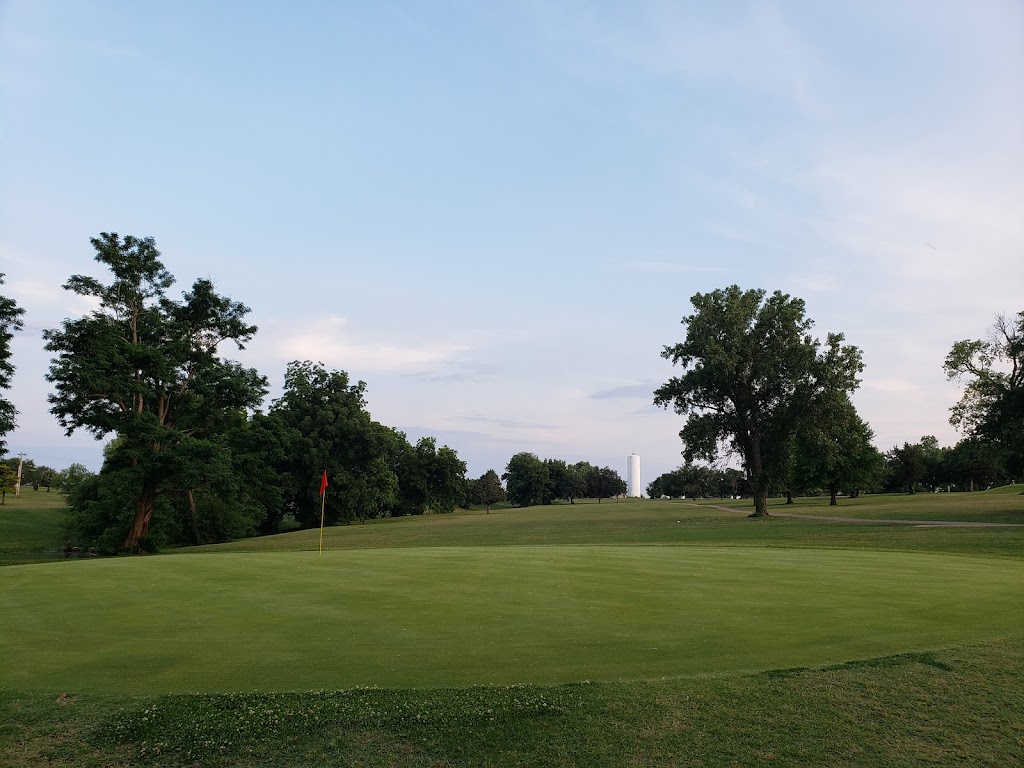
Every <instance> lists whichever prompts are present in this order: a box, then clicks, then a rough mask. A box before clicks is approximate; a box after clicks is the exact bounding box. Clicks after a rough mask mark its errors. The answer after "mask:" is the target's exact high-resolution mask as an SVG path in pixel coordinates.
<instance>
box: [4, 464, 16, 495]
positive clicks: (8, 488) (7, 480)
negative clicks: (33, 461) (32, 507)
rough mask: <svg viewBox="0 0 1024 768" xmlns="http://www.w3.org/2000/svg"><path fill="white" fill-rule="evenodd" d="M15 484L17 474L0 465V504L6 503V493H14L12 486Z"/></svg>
mask: <svg viewBox="0 0 1024 768" xmlns="http://www.w3.org/2000/svg"><path fill="white" fill-rule="evenodd" d="M17 482H18V475H17V473H16V472H15V471H14V470H13V469H11V468H10V466H8V465H7V464H6V463H0V504H3V503H5V502H6V500H7V494H8V493H14V486H15V483H17Z"/></svg>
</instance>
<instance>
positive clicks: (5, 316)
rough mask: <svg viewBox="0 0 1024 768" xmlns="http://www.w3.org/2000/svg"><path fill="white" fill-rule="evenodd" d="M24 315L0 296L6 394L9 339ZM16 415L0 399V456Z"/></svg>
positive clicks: (0, 370) (0, 357) (0, 382)
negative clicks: (5, 437)
mask: <svg viewBox="0 0 1024 768" xmlns="http://www.w3.org/2000/svg"><path fill="white" fill-rule="evenodd" d="M3 284H4V275H3V273H0V285H3ZM24 314H25V310H24V309H22V308H21V307H19V306H18V305H17V304H16V303H15V302H14V300H13V299H9V298H7V297H6V296H0V392H6V391H7V390H8V389H10V387H11V378H12V377H13V376H14V365H13V364H12V363H11V339H13V338H14V331H20V330H21V329H22V317H23V316H24ZM17 415H18V410H17V409H16V408H15V407H14V404H13V403H12V402H11V401H10V400H8V399H7V398H6V397H0V456H3V455H4V454H5V453H7V442H6V441H5V440H4V439H3V438H4V436H5V435H8V434H10V432H11V431H12V430H13V429H14V427H15V417H16V416H17Z"/></svg>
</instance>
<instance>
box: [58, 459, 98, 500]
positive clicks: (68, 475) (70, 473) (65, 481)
mask: <svg viewBox="0 0 1024 768" xmlns="http://www.w3.org/2000/svg"><path fill="white" fill-rule="evenodd" d="M92 476H93V473H92V472H90V471H89V469H88V468H87V467H86V466H85V465H84V464H72V465H71V466H70V467H68V468H67V469H63V470H61V471H60V472H58V473H57V474H56V477H55V478H54V483H55V484H56V486H57V490H58V491H60V492H61V493H63V494H64V495H70V494H71V493H73V492H74V491H75V489H76V488H78V486H79V485H81V484H82V482H83V481H85V480H86V479H88V478H90V477H92ZM46 490H50V488H49V486H47V488H46Z"/></svg>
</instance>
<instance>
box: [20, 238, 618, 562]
mask: <svg viewBox="0 0 1024 768" xmlns="http://www.w3.org/2000/svg"><path fill="white" fill-rule="evenodd" d="M90 242H91V244H92V246H93V249H94V251H95V260H96V262H98V263H99V264H100V265H101V266H102V267H103V268H104V269H105V274H106V276H105V277H104V278H103V279H100V278H96V277H93V276H89V275H72V276H71V277H70V278H69V279H68V281H67V282H66V283H65V285H64V288H65V290H68V291H70V292H72V293H75V294H77V295H79V296H82V297H87V298H89V299H91V300H92V302H93V303H94V304H95V305H96V309H95V310H93V311H90V312H87V313H85V314H84V315H83V316H81V317H78V318H67V319H65V320H64V321H63V322H62V323H61V325H60V326H59V327H57V328H51V329H47V330H45V331H44V332H43V338H44V340H45V348H46V349H47V351H49V352H51V353H52V355H53V357H52V360H51V364H50V368H49V371H48V373H47V377H46V378H47V380H48V381H49V382H50V383H51V384H52V385H53V393H52V394H51V395H50V396H49V403H50V411H51V413H53V415H54V416H55V417H56V418H57V420H58V422H59V423H60V424H61V426H62V427H63V428H64V429H65V433H66V434H67V435H71V434H72V433H74V432H75V431H77V430H84V431H86V432H88V433H90V434H92V435H93V436H95V437H96V438H97V439H107V440H108V443H107V444H106V446H105V448H104V451H103V463H102V467H101V469H100V471H99V472H98V473H95V474H93V473H91V472H89V471H88V470H86V469H85V468H84V467H82V466H81V465H74V466H72V467H69V468H68V469H67V470H65V471H63V472H57V471H56V470H53V469H52V468H48V467H36V466H35V464H34V463H33V462H32V461H31V460H29V461H27V462H25V464H24V466H23V467H22V471H23V482H33V483H39V484H43V485H45V487H46V488H47V490H49V488H50V483H55V484H56V486H57V487H58V488H59V489H60V490H61V491H62V492H63V493H64V494H65V495H66V497H67V501H68V505H69V507H70V511H69V513H68V516H67V520H68V527H69V534H70V535H71V536H73V537H74V539H75V541H76V542H78V543H79V544H82V545H84V546H90V547H96V548H97V549H99V550H101V551H105V552H114V551H117V550H121V549H124V550H129V551H136V550H153V549H156V548H159V547H161V546H164V545H187V544H201V543H208V542H216V541H224V540H227V539H231V538H236V537H240V536H246V535H251V534H253V533H257V532H262V533H268V532H272V531H275V530H278V529H279V527H280V526H281V524H282V522H283V521H284V520H285V519H286V518H291V519H294V521H295V523H297V524H298V525H299V526H301V527H311V526H315V525H319V523H320V514H321V497H320V481H321V477H322V474H323V472H324V471H326V473H327V476H328V479H329V480H328V485H327V488H326V492H325V496H324V499H323V501H324V505H323V509H324V518H325V522H326V523H327V524H328V525H333V524H337V523H350V522H361V521H365V520H367V519H369V518H378V517H391V516H401V515H420V514H425V513H428V512H439V513H443V512H451V511H452V510H454V509H455V507H456V506H457V505H459V504H466V503H479V504H482V505H485V506H486V507H487V509H488V511H490V505H491V504H494V503H497V502H498V501H501V500H504V498H505V490H504V488H503V487H502V485H501V480H500V478H498V477H497V473H496V472H494V471H493V470H489V471H488V473H485V475H484V476H483V477H481V478H480V479H479V480H475V481H467V480H466V477H465V474H466V464H465V462H463V461H462V460H461V459H460V458H459V457H458V454H457V453H456V452H455V451H454V450H453V449H451V448H449V447H448V446H444V445H442V446H438V445H437V442H436V440H435V439H434V438H432V437H424V438H421V439H420V440H417V441H416V442H411V441H410V440H409V439H408V438H407V436H406V435H405V434H404V433H403V432H401V431H399V430H397V429H394V428H392V427H388V426H386V425H384V424H381V423H379V422H377V421H374V420H373V419H372V418H371V416H370V414H369V412H368V411H367V410H366V399H365V394H366V384H365V382H362V381H358V382H353V381H351V380H350V378H349V375H348V374H347V373H346V372H345V371H341V370H330V369H328V368H326V367H324V366H323V364H321V363H313V362H310V361H293V362H291V363H289V364H288V366H287V370H286V372H285V378H284V388H283V392H282V394H281V396H280V397H279V398H277V399H276V400H274V401H273V402H272V403H271V404H270V406H269V408H268V409H267V410H266V412H264V411H263V410H261V406H262V404H263V401H264V399H265V397H266V395H267V391H268V383H267V379H266V377H265V376H263V375H262V374H261V373H260V372H259V371H257V370H255V369H253V368H247V367H245V366H243V365H241V364H240V363H238V362H234V361H231V360H228V359H226V358H224V357H223V356H222V354H221V348H222V347H223V346H224V345H225V344H233V345H234V346H235V347H236V348H238V349H244V347H245V345H246V344H247V343H249V342H250V341H251V340H252V338H253V337H254V335H255V333H256V331H257V329H256V326H254V325H252V324H250V323H249V322H248V321H247V315H248V313H249V309H248V307H246V306H245V305H244V304H242V303H240V302H237V301H233V300H232V299H230V298H228V297H227V296H224V295H221V294H220V293H218V292H217V291H216V290H215V288H214V285H213V283H212V282H211V281H210V280H207V279H199V280H196V281H195V282H194V283H193V285H192V286H191V288H190V289H189V290H186V291H184V292H183V293H182V295H181V299H176V298H173V297H172V296H171V294H170V289H171V287H172V286H173V285H174V282H175V278H174V277H173V275H171V273H170V272H169V271H168V270H167V269H166V267H165V266H164V264H163V262H162V260H161V254H160V252H159V251H158V250H157V248H156V243H155V241H154V240H153V238H136V237H133V236H126V237H121V236H119V235H118V234H117V233H106V232H104V233H101V234H100V236H99V237H96V238H92V239H91V240H90ZM0 278H2V275H0ZM0 284H2V279H0ZM23 314H24V312H23V310H22V309H21V308H19V307H18V306H17V304H16V303H15V302H14V301H13V300H11V299H7V298H4V297H0V391H3V390H4V389H6V388H7V386H8V385H9V383H10V376H11V375H12V373H13V370H14V369H13V366H12V364H11V360H10V341H11V339H12V338H13V332H14V331H17V330H19V329H20V328H21V327H22V316H23ZM15 415H16V410H15V408H14V406H13V404H11V403H10V402H9V401H8V400H6V399H2V398H0V437H2V436H3V435H6V434H7V433H8V432H10V430H11V429H13V427H14V417H15ZM3 450H4V444H3V443H2V442H0V455H3ZM531 456H532V455H531V454H518V455H517V456H515V457H513V459H512V460H511V461H510V462H509V466H508V469H507V471H506V473H505V475H504V477H505V479H506V480H507V481H508V484H509V491H508V498H509V499H510V500H511V501H512V503H513V504H516V505H520V506H522V505H526V504H533V503H540V504H546V503H550V501H551V500H552V499H553V498H568V499H569V500H572V499H573V498H575V497H576V496H578V495H580V494H589V495H594V496H597V497H598V498H599V499H600V498H602V497H608V496H611V495H615V494H617V493H620V492H622V491H624V484H623V483H622V482H621V479H619V478H618V475H617V474H616V473H614V472H612V470H610V469H608V468H607V467H605V468H596V467H591V466H590V465H589V464H586V463H585V462H584V463H580V464H575V465H571V466H570V465H568V464H566V462H564V461H556V460H545V461H543V462H541V461H540V460H539V459H537V458H536V457H532V462H531V460H530V457H531ZM11 461H14V460H11ZM533 463H536V465H537V466H536V467H534V466H533ZM9 464H10V462H6V463H3V464H0V492H2V490H3V489H4V488H5V487H6V486H5V483H6V482H7V481H8V480H10V479H11V478H12V477H13V470H12V468H11V466H9ZM36 487H38V485H36ZM0 501H2V498H0Z"/></svg>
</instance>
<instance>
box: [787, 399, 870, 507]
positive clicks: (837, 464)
mask: <svg viewBox="0 0 1024 768" xmlns="http://www.w3.org/2000/svg"><path fill="white" fill-rule="evenodd" d="M833 394H834V396H833V397H824V398H822V400H821V401H820V403H819V406H818V408H819V411H820V412H819V413H818V414H816V415H815V418H814V419H813V420H811V422H810V423H809V424H808V425H807V426H806V427H804V429H802V430H801V431H800V432H799V433H798V434H797V441H796V451H795V458H794V464H793V468H794V474H795V484H796V485H797V487H798V488H802V489H804V490H807V489H811V488H826V489H828V492H829V504H830V505H831V506H835V505H836V504H837V503H838V502H837V500H836V499H837V496H838V494H839V491H840V490H841V489H845V490H848V491H850V492H851V493H854V492H856V491H859V490H862V489H864V488H866V487H871V486H873V485H874V484H875V483H876V481H877V479H878V477H879V476H880V475H881V472H882V465H883V462H884V459H883V457H882V454H881V453H880V452H879V451H878V449H877V448H875V446H874V445H872V444H871V441H872V440H873V439H874V436H875V433H874V432H873V431H872V429H871V427H869V426H868V424H867V422H865V421H864V420H863V419H862V418H861V417H860V416H859V415H858V414H857V409H856V408H854V406H853V403H852V402H850V398H849V397H848V396H847V395H846V393H845V392H839V393H833Z"/></svg>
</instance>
